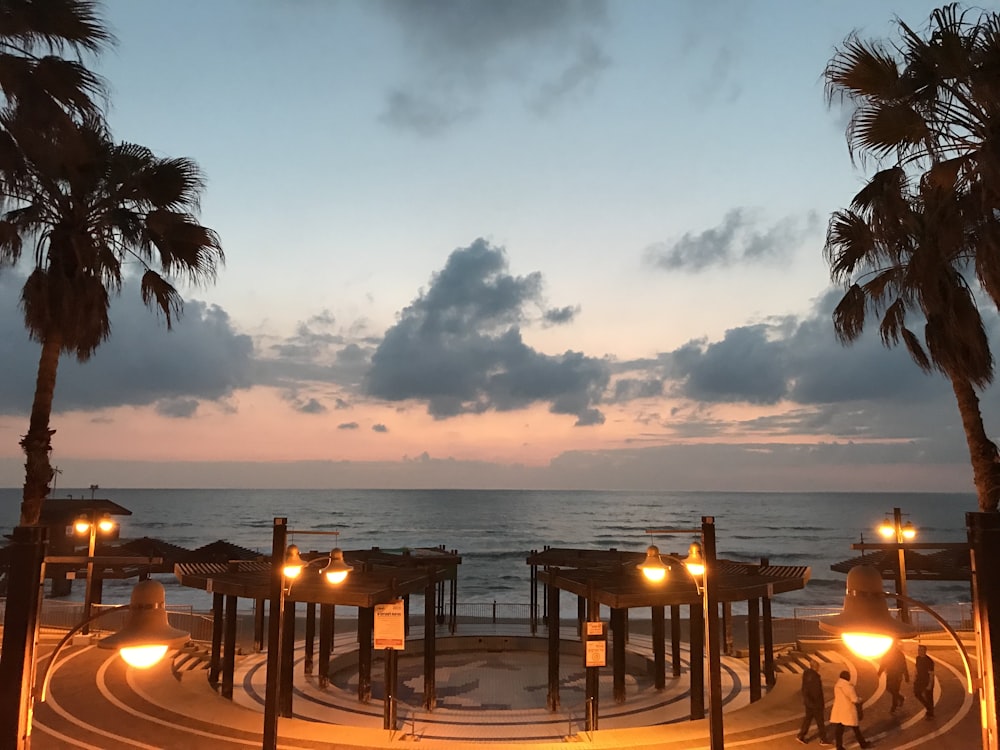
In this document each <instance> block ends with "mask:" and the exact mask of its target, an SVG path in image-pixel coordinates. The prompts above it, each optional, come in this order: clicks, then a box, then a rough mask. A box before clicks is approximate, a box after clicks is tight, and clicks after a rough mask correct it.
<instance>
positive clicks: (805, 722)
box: [796, 659, 830, 745]
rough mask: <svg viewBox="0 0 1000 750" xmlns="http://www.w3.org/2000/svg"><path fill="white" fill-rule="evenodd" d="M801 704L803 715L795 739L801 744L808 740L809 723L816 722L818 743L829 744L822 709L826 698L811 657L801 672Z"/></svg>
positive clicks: (821, 681)
mask: <svg viewBox="0 0 1000 750" xmlns="http://www.w3.org/2000/svg"><path fill="white" fill-rule="evenodd" d="M802 705H803V707H804V708H805V716H804V717H803V719H802V728H801V729H800V730H799V734H798V736H797V737H796V739H797V740H798V741H799V742H801V743H802V744H803V745H804V744H806V743H807V742H808V741H809V740H808V739H806V736H807V735H808V734H809V725H810V724H812V723H813V722H814V721H815V722H816V729H818V730H819V744H821V745H829V744H830V742H829V741H828V740H827V739H826V725H825V724H824V723H823V710H824V707H825V705H826V699H825V698H824V696H823V680H822V679H820V676H819V672H817V671H816V662H815V661H813V660H812V659H810V660H809V664H808V665H807V666H806V669H805V671H804V672H803V673H802Z"/></svg>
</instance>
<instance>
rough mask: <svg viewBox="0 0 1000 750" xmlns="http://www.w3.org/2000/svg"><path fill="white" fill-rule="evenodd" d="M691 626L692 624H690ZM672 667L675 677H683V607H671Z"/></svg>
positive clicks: (674, 605) (675, 605)
mask: <svg viewBox="0 0 1000 750" xmlns="http://www.w3.org/2000/svg"><path fill="white" fill-rule="evenodd" d="M688 625H689V626H690V625H691V623H688ZM670 666H671V668H672V670H673V675H674V677H680V676H681V605H680V604H671V605H670Z"/></svg>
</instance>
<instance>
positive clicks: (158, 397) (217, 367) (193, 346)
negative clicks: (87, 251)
mask: <svg viewBox="0 0 1000 750" xmlns="http://www.w3.org/2000/svg"><path fill="white" fill-rule="evenodd" d="M23 281H24V280H23V277H21V276H19V275H18V274H16V273H12V272H11V273H2V274H0V360H2V361H3V362H5V363H8V366H7V367H6V368H5V374H4V377H3V379H2V380H0V414H10V415H25V414H27V413H28V412H29V410H30V408H31V401H32V397H33V394H34V390H35V374H36V372H37V363H38V355H39V345H38V343H37V342H33V341H30V340H29V339H28V335H27V332H26V331H25V329H24V327H23V317H22V315H21V312H20V310H19V309H18V307H17V301H18V297H19V294H20V288H21V285H22V284H23ZM110 316H111V338H109V339H108V340H107V341H105V342H104V343H103V344H101V346H100V347H99V348H98V350H97V354H96V355H95V356H94V357H92V358H91V359H90V360H89V361H88V362H85V363H82V364H81V363H79V362H77V361H76V359H75V358H72V357H67V356H63V357H62V358H61V359H60V362H59V372H58V375H57V381H56V391H55V399H54V402H53V408H54V409H56V410H57V411H66V410H71V409H86V410H92V409H100V408H103V407H110V406H122V405H128V406H145V405H154V404H155V405H156V408H157V410H158V411H160V413H162V414H164V415H167V416H173V417H190V416H192V415H193V414H194V410H195V408H196V407H197V402H198V401H220V400H223V399H226V398H227V397H228V396H230V395H232V393H233V392H234V391H236V390H238V389H240V388H244V387H247V386H249V385H250V384H251V383H252V381H253V354H254V352H253V343H252V341H251V339H250V337H249V336H245V335H242V334H239V333H237V332H236V331H235V330H234V328H233V325H232V322H231V321H230V319H229V316H228V315H227V314H226V312H225V311H224V310H222V309H221V308H219V307H217V306H215V305H210V304H207V303H204V302H200V301H198V300H187V301H186V302H185V305H184V314H183V316H182V317H181V318H180V320H179V321H178V322H177V324H176V325H175V326H174V328H173V330H172V331H167V329H166V326H165V325H164V323H163V321H162V320H158V319H157V317H156V316H155V315H154V314H153V313H151V312H149V311H148V310H147V309H146V308H145V307H144V305H143V304H142V302H141V300H140V299H139V293H138V289H136V288H135V287H134V285H133V284H132V283H130V282H129V281H126V284H125V288H124V289H123V290H122V294H121V295H120V297H118V298H115V299H112V302H111V312H110ZM9 363H17V366H10V364H9Z"/></svg>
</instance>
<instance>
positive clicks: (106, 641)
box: [38, 578, 191, 703]
mask: <svg viewBox="0 0 1000 750" xmlns="http://www.w3.org/2000/svg"><path fill="white" fill-rule="evenodd" d="M122 610H128V619H126V620H125V624H124V625H123V626H122V628H121V629H120V630H119V631H118V632H116V633H112V634H111V635H109V636H107V637H106V638H102V639H101V640H99V641H98V642H97V647H98V648H105V649H117V650H118V653H119V654H120V655H121V657H122V659H124V661H125V663H126V664H128V665H129V666H130V667H136V668H137V669H148V668H149V667H152V666H153V665H154V664H157V663H158V662H159V661H160V660H161V659H162V658H163V657H164V656H165V655H166V653H167V651H168V650H169V649H171V648H177V647H178V646H181V645H183V644H184V643H186V642H187V641H188V640H190V638H191V634H190V633H188V632H187V631H186V630H180V629H178V628H175V627H172V626H171V625H170V623H169V622H168V620H167V610H166V595H165V592H164V589H163V584H162V583H160V582H159V581H154V580H153V579H151V578H148V579H146V580H145V581H139V582H138V583H137V584H136V585H135V587H134V588H133V589H132V596H131V598H130V600H129V603H128V604H123V605H121V606H120V607H110V608H109V609H104V610H101V611H100V612H98V613H97V614H95V615H92V616H91V617H89V618H87V619H85V620H82V621H81V622H79V623H77V625H76V626H75V627H74V628H73V629H72V630H70V631H69V632H68V633H66V635H65V636H63V638H62V640H60V641H59V643H58V644H57V645H56V647H55V649H54V650H53V651H52V656H51V657H49V661H48V663H47V664H46V666H45V668H44V670H43V671H42V676H41V680H40V690H39V696H38V699H39V701H41V702H42V703H44V702H45V698H46V696H47V695H48V688H49V682H50V681H51V679H52V671H53V667H54V666H55V663H56V659H58V658H59V654H60V652H61V651H62V649H63V647H64V646H65V645H66V644H67V643H69V642H70V640H71V639H72V638H73V636H74V635H76V634H77V633H78V632H81V631H82V630H83V628H84V627H85V626H87V625H90V623H92V622H94V621H95V620H99V619H100V618H102V617H105V616H107V615H110V614H112V613H113V612H120V611H122Z"/></svg>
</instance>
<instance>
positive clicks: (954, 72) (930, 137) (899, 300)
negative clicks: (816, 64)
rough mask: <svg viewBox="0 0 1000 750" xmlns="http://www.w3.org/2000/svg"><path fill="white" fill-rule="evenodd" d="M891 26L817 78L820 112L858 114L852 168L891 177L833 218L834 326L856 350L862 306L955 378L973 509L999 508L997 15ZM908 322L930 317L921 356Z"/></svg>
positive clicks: (829, 247)
mask: <svg viewBox="0 0 1000 750" xmlns="http://www.w3.org/2000/svg"><path fill="white" fill-rule="evenodd" d="M896 25H897V27H898V32H899V33H898V38H896V39H895V40H893V41H886V40H863V39H860V38H859V37H858V36H857V35H856V34H852V35H851V36H849V37H848V38H847V40H846V41H845V42H844V44H843V45H842V47H841V48H840V49H838V50H837V51H836V53H835V55H834V57H833V58H832V59H831V61H830V63H829V64H828V65H827V67H826V70H825V73H824V75H825V79H826V94H827V99H828V101H829V102H830V103H832V102H833V101H834V100H836V99H840V100H841V101H844V102H846V103H847V104H849V105H850V106H851V107H853V110H852V113H851V119H850V121H849V124H848V127H847V143H848V148H849V150H850V153H851V158H852V159H853V160H858V161H860V162H862V163H865V162H867V161H869V160H874V161H875V162H876V163H878V164H880V165H886V164H887V163H888V167H889V168H888V169H884V170H883V171H882V172H880V173H879V174H877V175H876V176H875V177H874V178H873V179H872V180H871V182H870V183H869V185H868V186H867V187H866V188H865V189H864V190H862V191H861V193H859V194H858V196H856V197H855V200H854V203H852V208H851V210H850V211H846V212H838V213H837V214H834V216H833V217H832V219H831V222H830V227H829V232H828V235H827V243H826V253H827V258H828V260H829V261H830V264H831V272H832V275H833V277H834V278H835V279H839V280H841V281H844V282H845V283H847V284H848V285H849V288H848V291H847V294H845V297H844V299H843V300H842V302H841V305H840V306H839V307H838V309H837V312H836V313H835V314H834V324H835V327H836V329H837V334H838V336H839V337H840V338H841V340H842V341H851V340H853V339H854V338H855V337H856V336H857V335H858V334H860V330H861V326H863V322H864V311H865V310H866V309H867V311H868V312H872V313H874V314H879V315H883V318H882V323H881V327H880V332H881V334H882V340H883V341H884V342H885V343H886V344H887V345H893V344H895V343H897V342H898V341H899V340H902V341H903V342H904V343H905V344H906V346H907V348H908V350H909V351H910V354H911V356H912V357H913V359H914V360H915V361H916V362H917V363H918V364H919V365H920V366H921V367H923V368H924V369H925V370H928V369H938V370H940V371H941V372H943V373H944V374H945V375H946V376H947V377H948V378H949V380H950V381H951V383H952V387H953V389H954V391H955V396H956V399H957V400H958V405H959V411H960V413H961V416H962V424H963V427H964V429H965V432H966V441H967V443H968V446H969V452H970V458H971V461H972V465H973V475H974V479H975V486H976V491H977V495H978V501H979V507H980V509H982V510H992V511H995V510H997V500H998V493H1000V480H998V478H997V476H996V474H997V471H998V470H997V468H996V464H997V461H998V455H997V448H996V446H995V445H994V444H993V442H992V441H990V440H989V438H988V437H987V436H986V433H985V430H984V428H983V423H982V416H981V413H980V410H979V400H978V396H977V395H976V391H975V389H976V388H982V387H984V386H985V385H987V384H988V383H990V382H991V381H992V378H993V360H992V355H991V353H990V350H989V344H988V341H987V340H986V338H985V333H983V325H982V320H981V319H980V316H979V311H978V307H977V304H976V297H975V292H976V290H980V289H981V290H982V291H983V292H985V293H986V295H987V296H988V297H989V298H990V299H991V300H992V301H993V304H994V305H996V306H997V307H998V308H1000V233H998V232H997V231H996V221H997V215H998V214H997V212H998V210H1000V120H998V119H997V117H998V115H1000V14H997V13H996V12H987V11H982V10H977V11H971V10H967V11H961V10H960V8H959V6H958V5H957V4H951V5H947V6H944V7H942V8H939V9H938V10H935V11H934V12H933V14H932V15H931V17H930V23H929V26H928V29H927V32H926V35H925V36H921V34H919V33H917V32H916V31H914V30H913V29H912V28H911V27H910V26H908V25H907V24H905V23H904V22H903V21H902V20H899V19H896ZM914 185H915V186H914ZM907 232H909V233H911V234H910V236H907V234H906V233H907ZM856 279H865V281H864V283H860V284H859V283H856ZM906 312H910V313H918V314H920V315H923V316H924V318H925V320H926V328H925V336H924V345H925V346H922V345H921V344H920V340H919V339H918V338H917V337H915V336H914V335H913V334H912V333H911V331H910V329H909V328H907V326H906V325H905V322H904V317H905V316H904V313H906ZM925 349H926V350H925Z"/></svg>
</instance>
